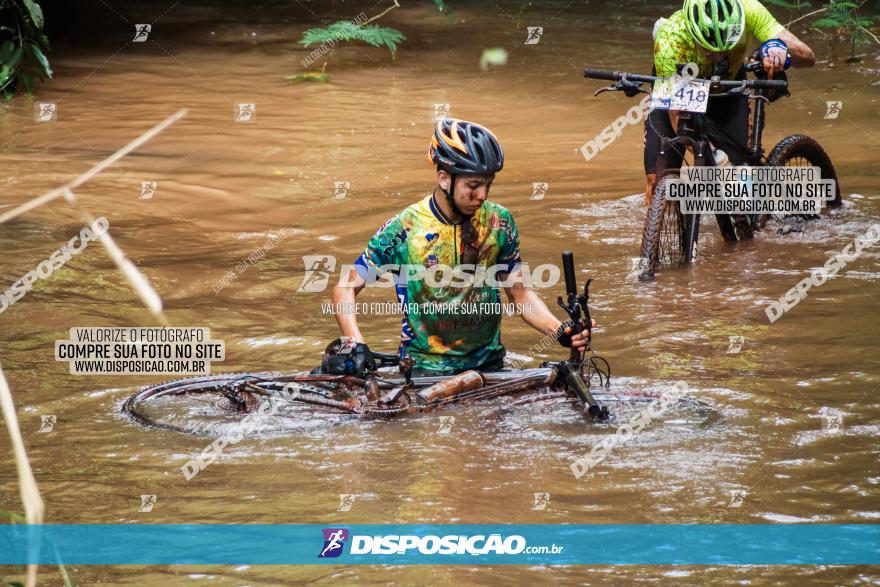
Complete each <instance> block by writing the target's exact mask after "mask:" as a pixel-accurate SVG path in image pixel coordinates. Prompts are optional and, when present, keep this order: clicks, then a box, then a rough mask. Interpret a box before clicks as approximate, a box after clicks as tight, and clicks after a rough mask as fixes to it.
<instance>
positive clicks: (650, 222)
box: [639, 173, 700, 281]
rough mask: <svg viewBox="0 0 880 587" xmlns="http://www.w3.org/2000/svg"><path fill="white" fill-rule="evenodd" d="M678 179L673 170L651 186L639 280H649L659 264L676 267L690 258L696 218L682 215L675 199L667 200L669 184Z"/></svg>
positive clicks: (692, 251)
mask: <svg viewBox="0 0 880 587" xmlns="http://www.w3.org/2000/svg"><path fill="white" fill-rule="evenodd" d="M678 178H679V176H678V174H677V173H671V174H669V175H666V176H664V177H663V178H662V179H661V180H659V181H658V182H657V185H656V186H654V196H653V198H652V200H651V206H650V207H649V208H648V216H647V217H646V218H645V228H644V232H643V233H642V251H641V257H642V259H643V263H644V266H643V268H642V273H641V275H639V279H640V280H642V281H647V280H650V279H653V278H654V274H655V273H656V271H657V269H659V268H661V267H676V266H678V265H683V264H686V263H690V262H691V260H692V259H693V255H694V249H695V245H696V242H697V236H698V234H699V228H700V224H699V222H700V217H699V216H698V215H685V214H682V213H681V210H680V208H679V205H678V202H677V201H674V200H670V199H669V197H668V194H669V184H670V182H672V181H673V180H677V179H678Z"/></svg>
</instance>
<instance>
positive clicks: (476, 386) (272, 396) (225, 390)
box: [122, 252, 651, 434]
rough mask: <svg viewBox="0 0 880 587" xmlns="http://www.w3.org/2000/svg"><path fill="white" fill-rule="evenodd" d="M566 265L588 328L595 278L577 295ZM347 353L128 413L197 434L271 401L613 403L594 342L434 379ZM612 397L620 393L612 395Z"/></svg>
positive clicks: (361, 408) (173, 386)
mask: <svg viewBox="0 0 880 587" xmlns="http://www.w3.org/2000/svg"><path fill="white" fill-rule="evenodd" d="M563 271H564V274H565V287H566V296H565V299H563V298H562V297H559V298H558V300H557V303H558V304H559V305H560V306H561V307H562V308H563V309H564V310H565V312H566V314H568V316H569V319H570V321H571V323H573V324H579V325H580V327H581V329H582V330H584V329H586V330H588V331H589V330H591V325H592V319H591V317H590V310H589V286H590V282H591V281H592V280H588V281H587V282H586V284H585V285H584V288H583V291H582V293H578V289H577V284H576V281H575V269H574V259H573V255H572V254H571V253H570V252H565V253H563ZM344 352H345V350H344V345H342V344H340V341H339V340H337V341H334V343H331V345H330V346H328V347H327V350H326V351H325V355H324V363H323V364H324V365H327V364H328V363H329V361H330V360H336V361H337V364H339V363H341V364H343V365H346V367H345V369H346V372H348V371H350V372H348V374H345V375H328V374H322V373H320V372H312V373H292V374H282V373H244V374H242V373H239V374H226V375H215V376H207V377H195V378H189V379H183V380H180V381H172V382H169V383H164V384H161V385H156V386H150V387H146V388H144V389H142V390H141V391H140V392H138V393H136V394H135V395H133V396H132V397H130V398H129V399H128V400H126V402H125V403H124V405H123V406H122V411H123V412H124V413H125V414H126V415H128V416H129V417H130V418H132V419H134V420H135V421H137V422H139V423H141V424H144V425H147V426H151V427H158V428H164V429H167V430H174V431H177V432H185V433H192V434H200V433H207V434H210V433H211V430H209V429H207V427H199V426H196V425H194V424H193V422H192V420H193V419H194V418H196V419H197V418H202V419H204V418H208V419H211V420H214V421H221V420H228V419H229V418H234V417H235V415H236V414H239V415H240V414H243V413H248V412H255V411H258V410H260V409H261V406H264V405H265V404H266V402H267V400H271V401H273V402H275V403H280V404H286V405H288V406H292V405H300V406H302V405H308V406H311V407H313V408H318V409H322V410H325V411H336V412H343V413H347V414H354V415H359V416H366V417H392V416H398V415H401V414H406V413H419V412H430V411H433V410H436V409H439V408H443V407H446V406H448V405H450V404H454V403H460V402H473V401H480V400H489V399H492V398H498V397H502V396H503V397H508V398H510V399H512V400H513V401H512V404H511V405H523V404H527V403H535V402H545V401H554V400H565V401H567V402H571V401H572V400H576V401H577V403H578V404H579V405H580V406H582V409H583V410H584V411H585V412H586V414H588V415H589V416H590V417H591V418H592V419H594V420H598V421H604V420H607V419H608V418H609V417H610V414H609V411H608V407H607V406H605V405H603V404H600V403H599V401H598V400H597V396H595V395H594V394H593V391H592V388H593V387H594V386H599V387H601V388H604V389H606V390H607V389H608V387H609V386H610V384H611V367H610V365H609V364H608V361H606V360H605V359H603V358H601V357H599V356H598V355H596V354H595V352H594V351H593V350H592V348H591V347H590V343H589V341H588V344H587V347H586V349H585V350H584V351H583V352H579V351H577V350H575V349H572V351H571V355H570V357H569V358H568V360H565V361H558V362H550V363H545V364H544V365H542V366H541V368H536V369H524V370H516V371H499V372H490V373H479V372H477V371H465V372H464V373H461V374H458V375H452V376H433V377H413V376H412V375H411V371H412V360H411V359H403V360H402V361H401V360H399V359H398V357H397V356H396V355H392V354H385V353H373V352H371V353H369V356H366V357H357V358H354V357H352V358H346V356H344V355H343V353H344ZM395 368H396V369H397V370H398V373H397V374H395V373H394V369H395ZM316 371H319V370H316ZM607 397H608V399H610V400H611V401H614V400H615V399H616V398H615V397H614V396H613V395H612V394H609V395H608V396H607ZM642 399H646V400H650V399H651V398H650V397H647V396H645V398H642Z"/></svg>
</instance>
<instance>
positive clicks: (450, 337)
mask: <svg viewBox="0 0 880 587" xmlns="http://www.w3.org/2000/svg"><path fill="white" fill-rule="evenodd" d="M428 158H429V159H430V161H431V162H432V163H433V164H434V165H436V168H437V175H436V178H437V187H436V188H434V192H433V193H432V194H429V195H427V196H426V197H424V198H422V199H421V200H420V201H419V202H416V203H415V204H412V205H411V206H409V207H408V208H406V209H405V210H403V211H402V212H401V213H399V214H398V215H397V216H394V217H393V218H391V219H390V220H388V221H387V222H385V224H383V225H382V226H381V227H380V228H379V230H378V231H377V232H376V234H374V235H373V238H372V239H370V242H369V243H368V244H367V247H366V249H365V250H364V252H363V253H362V254H361V256H360V257H358V259H357V261H356V262H355V267H356V268H357V273H358V274H357V275H355V274H354V270H351V271H350V273H351V274H350V275H348V276H343V277H344V278H346V279H347V280H348V281H347V283H349V284H351V283H359V284H358V285H356V286H354V287H352V286H351V285H345V284H344V283H343V284H340V285H338V286H336V288H335V289H334V290H333V302H334V304H337V305H346V304H347V305H349V307H351V306H353V305H354V302H355V296H356V295H357V294H358V293H359V292H360V291H361V290H362V289H363V287H364V283H365V282H370V281H374V280H376V279H377V277H378V276H379V275H381V274H383V273H384V272H386V271H388V269H387V268H388V267H393V268H396V269H392V270H391V271H392V272H395V271H396V273H395V278H394V281H395V285H396V288H397V296H398V300H399V301H400V303H401V305H402V306H403V309H404V317H403V320H402V331H401V342H400V348H399V354H400V357H401V358H403V357H405V356H409V357H411V358H412V359H413V361H414V368H413V372H414V373H416V374H419V373H421V374H431V375H434V374H451V373H458V372H461V371H465V370H469V369H479V370H482V371H497V370H500V369H502V368H503V362H502V360H503V358H504V355H505V349H504V346H503V345H502V344H501V342H500V326H501V313H500V312H497V311H494V310H492V311H485V310H483V311H480V312H479V313H478V314H474V313H472V312H464V311H463V310H462V308H464V307H465V306H470V307H471V308H474V307H477V308H481V309H483V308H489V307H491V308H497V307H498V305H499V303H500V301H501V300H500V296H499V292H498V290H499V288H503V289H504V290H505V292H506V293H507V297H508V299H509V300H510V301H511V302H512V303H514V304H517V305H518V306H519V307H520V308H522V309H523V313H522V317H523V319H524V320H525V321H526V323H527V324H529V325H530V326H532V327H533V328H535V329H536V330H538V331H540V332H542V333H543V334H545V335H553V336H554V337H556V338H557V339H558V341H559V342H560V344H562V346H565V347H574V348H577V349H582V348H583V347H585V346H586V342H587V337H588V336H589V334H588V332H587V331H586V330H584V331H583V332H577V333H573V332H572V328H571V326H572V325H571V322H567V323H566V324H562V323H561V322H560V321H559V319H558V318H556V316H554V315H553V313H552V312H550V310H549V309H548V308H547V306H546V305H545V304H544V302H543V301H541V298H540V297H538V295H537V293H535V291H534V290H532V289H531V288H529V287H527V284H524V283H523V279H522V278H521V277H522V275H523V273H522V267H521V265H522V262H521V259H520V252H519V232H518V230H517V227H516V223H515V222H514V220H513V216H512V215H511V214H510V211H508V210H507V209H506V208H504V207H503V206H501V205H499V204H496V203H494V202H491V201H489V200H488V197H489V189H490V188H491V186H492V182H493V180H494V179H495V174H496V173H497V172H499V171H501V168H502V167H503V166H504V154H503V152H502V151H501V145H500V144H499V143H498V140H497V139H496V138H495V135H494V134H492V132H490V131H489V129H487V128H485V127H483V126H480V125H479V124H475V123H473V122H467V121H464V120H456V119H452V118H444V119H442V120H440V121H439V122H438V123H437V125H436V127H435V129H434V136H433V138H432V139H431V144H430V146H429V148H428ZM437 265H444V266H446V267H451V268H452V269H453V270H455V269H456V268H462V269H465V270H467V271H468V272H469V273H470V274H471V275H473V276H474V283H472V284H471V285H461V284H460V283H459V284H456V283H455V282H454V281H453V282H452V283H451V284H449V285H442V286H440V287H434V286H432V285H431V282H430V281H429V280H428V279H426V278H413V277H409V278H407V274H406V273H408V271H407V272H406V273H405V272H404V269H403V268H404V267H417V268H418V267H421V268H425V269H430V268H431V267H434V266H437ZM383 267H384V268H383ZM489 268H494V271H497V275H496V276H495V278H494V279H493V280H491V281H490V279H489V276H488V275H486V276H485V279H480V280H478V279H476V276H477V275H480V270H481V269H482V270H484V271H485V270H488V269H489ZM358 278H360V279H358ZM477 281H481V283H477ZM499 282H500V283H499ZM435 283H436V282H435ZM432 304H433V305H437V306H442V309H441V310H439V311H435V310H429V311H428V312H424V311H418V312H411V311H410V309H411V308H419V307H422V308H424V307H431V306H432ZM336 320H337V322H338V323H339V327H340V329H341V330H342V334H343V336H346V337H349V338H350V339H353V341H354V342H355V343H359V344H360V345H363V343H364V342H365V341H364V336H363V334H362V333H361V331H360V328H359V327H358V323H357V319H356V316H355V315H354V314H345V313H339V314H337V315H336ZM355 352H357V350H356V351H355Z"/></svg>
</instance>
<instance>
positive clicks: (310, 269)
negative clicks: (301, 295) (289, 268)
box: [296, 255, 336, 293]
mask: <svg viewBox="0 0 880 587" xmlns="http://www.w3.org/2000/svg"><path fill="white" fill-rule="evenodd" d="M303 263H305V266H306V275H305V277H303V282H302V285H300V286H299V288H298V289H297V290H296V291H298V292H311V293H316V292H320V291H324V290H325V289H327V283H328V282H329V281H330V274H331V273H333V270H334V269H336V257H333V256H331V255H304V256H303Z"/></svg>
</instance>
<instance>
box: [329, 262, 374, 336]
mask: <svg viewBox="0 0 880 587" xmlns="http://www.w3.org/2000/svg"><path fill="white" fill-rule="evenodd" d="M343 284H356V285H343ZM362 289H364V280H363V279H361V278H360V277H359V276H358V273H357V270H355V268H354V267H352V268H350V269H349V270H348V275H343V276H342V279H341V281H340V283H339V284H338V285H337V286H336V287H334V288H333V296H332V299H333V307H334V308H354V304H355V303H356V301H355V300H356V299H357V295H358V294H359V293H361V290H362ZM336 323H337V324H338V325H339V330H341V331H342V336H350V337H351V338H353V339H354V340H355V341H356V342H363V343H365V342H366V341H365V340H364V335H363V334H361V329H360V328H359V327H358V323H357V314H356V313H355V312H354V311H352V312H350V313H349V312H336Z"/></svg>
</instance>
